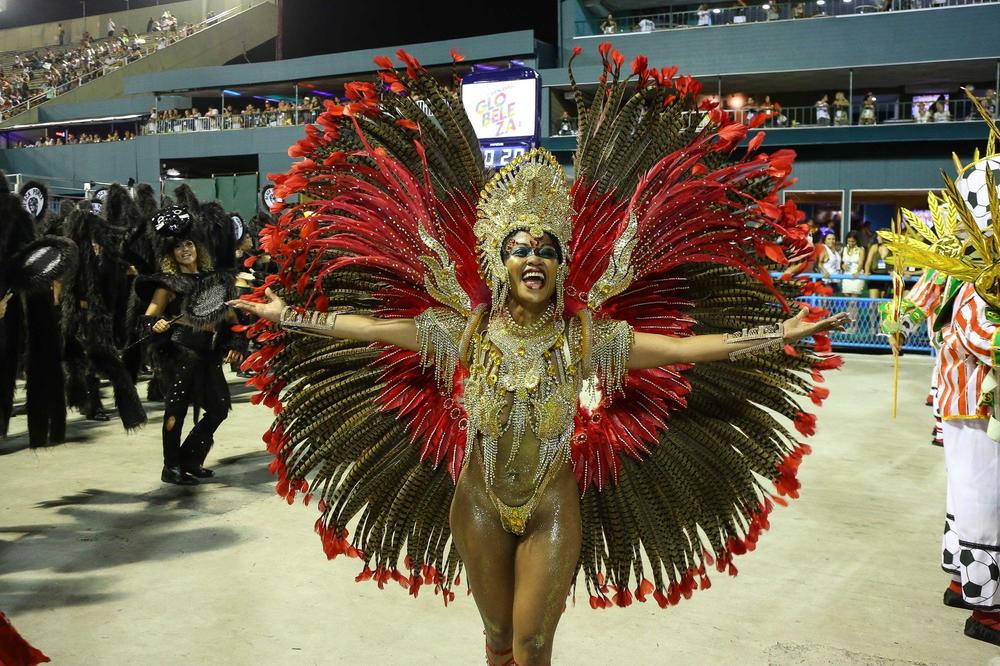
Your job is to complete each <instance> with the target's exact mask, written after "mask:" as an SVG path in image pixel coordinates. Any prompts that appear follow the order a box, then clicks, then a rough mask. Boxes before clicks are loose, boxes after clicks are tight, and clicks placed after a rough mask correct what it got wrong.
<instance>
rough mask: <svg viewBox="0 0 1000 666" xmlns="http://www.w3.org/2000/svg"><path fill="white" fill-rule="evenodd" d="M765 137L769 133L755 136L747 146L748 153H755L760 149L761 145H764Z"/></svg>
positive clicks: (759, 133) (758, 133) (760, 133)
mask: <svg viewBox="0 0 1000 666" xmlns="http://www.w3.org/2000/svg"><path fill="white" fill-rule="evenodd" d="M765 136H767V133H766V132H763V131H761V132H757V133H756V134H754V135H753V138H752V139H750V142H749V143H748V144H747V153H753V152H755V151H756V150H757V149H758V148H760V144H762V143H764V137H765Z"/></svg>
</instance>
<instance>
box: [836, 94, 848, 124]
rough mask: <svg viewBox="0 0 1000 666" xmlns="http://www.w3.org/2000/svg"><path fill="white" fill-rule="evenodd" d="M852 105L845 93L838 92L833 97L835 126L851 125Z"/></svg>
mask: <svg viewBox="0 0 1000 666" xmlns="http://www.w3.org/2000/svg"><path fill="white" fill-rule="evenodd" d="M850 108H851V103H850V102H849V101H848V100H847V98H846V97H845V96H844V93H842V92H840V91H837V92H836V93H835V94H834V96H833V124H834V125H837V126H838V127H839V126H842V125H849V124H850V113H849V111H850Z"/></svg>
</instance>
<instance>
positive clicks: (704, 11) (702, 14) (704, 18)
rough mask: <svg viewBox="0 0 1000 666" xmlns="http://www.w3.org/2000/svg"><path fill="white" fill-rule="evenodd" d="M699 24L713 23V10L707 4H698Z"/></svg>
mask: <svg viewBox="0 0 1000 666" xmlns="http://www.w3.org/2000/svg"><path fill="white" fill-rule="evenodd" d="M698 25H712V11H711V10H710V9H709V8H708V5H706V4H701V5H699V6H698Z"/></svg>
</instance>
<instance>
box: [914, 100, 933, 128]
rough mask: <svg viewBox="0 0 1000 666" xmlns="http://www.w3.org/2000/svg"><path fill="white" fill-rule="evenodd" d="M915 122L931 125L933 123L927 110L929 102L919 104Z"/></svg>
mask: <svg viewBox="0 0 1000 666" xmlns="http://www.w3.org/2000/svg"><path fill="white" fill-rule="evenodd" d="M914 120H916V121H917V122H918V123H929V122H930V121H931V112H930V109H928V108H927V102H917V111H916V116H915V117H914Z"/></svg>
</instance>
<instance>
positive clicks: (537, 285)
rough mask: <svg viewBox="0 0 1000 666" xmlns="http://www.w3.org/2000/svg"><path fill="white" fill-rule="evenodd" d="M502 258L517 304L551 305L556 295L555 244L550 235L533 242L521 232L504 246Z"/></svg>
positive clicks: (531, 237)
mask: <svg viewBox="0 0 1000 666" xmlns="http://www.w3.org/2000/svg"><path fill="white" fill-rule="evenodd" d="M503 254H504V257H505V261H504V266H506V268H507V277H508V279H509V280H510V285H511V289H510V293H511V295H512V296H513V298H514V300H516V301H517V302H518V303H519V304H520V305H523V306H525V307H528V308H532V307H533V306H534V307H544V306H546V305H548V303H549V301H550V300H552V296H553V294H555V291H556V271H557V269H558V267H559V247H558V245H557V244H556V241H555V240H553V239H552V237H551V236H549V235H548V234H545V235H543V236H542V237H541V238H534V237H533V236H532V235H531V234H529V233H528V232H527V231H518V232H517V233H515V234H512V235H511V236H510V237H509V238H508V239H507V241H506V242H505V243H504V253H503Z"/></svg>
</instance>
